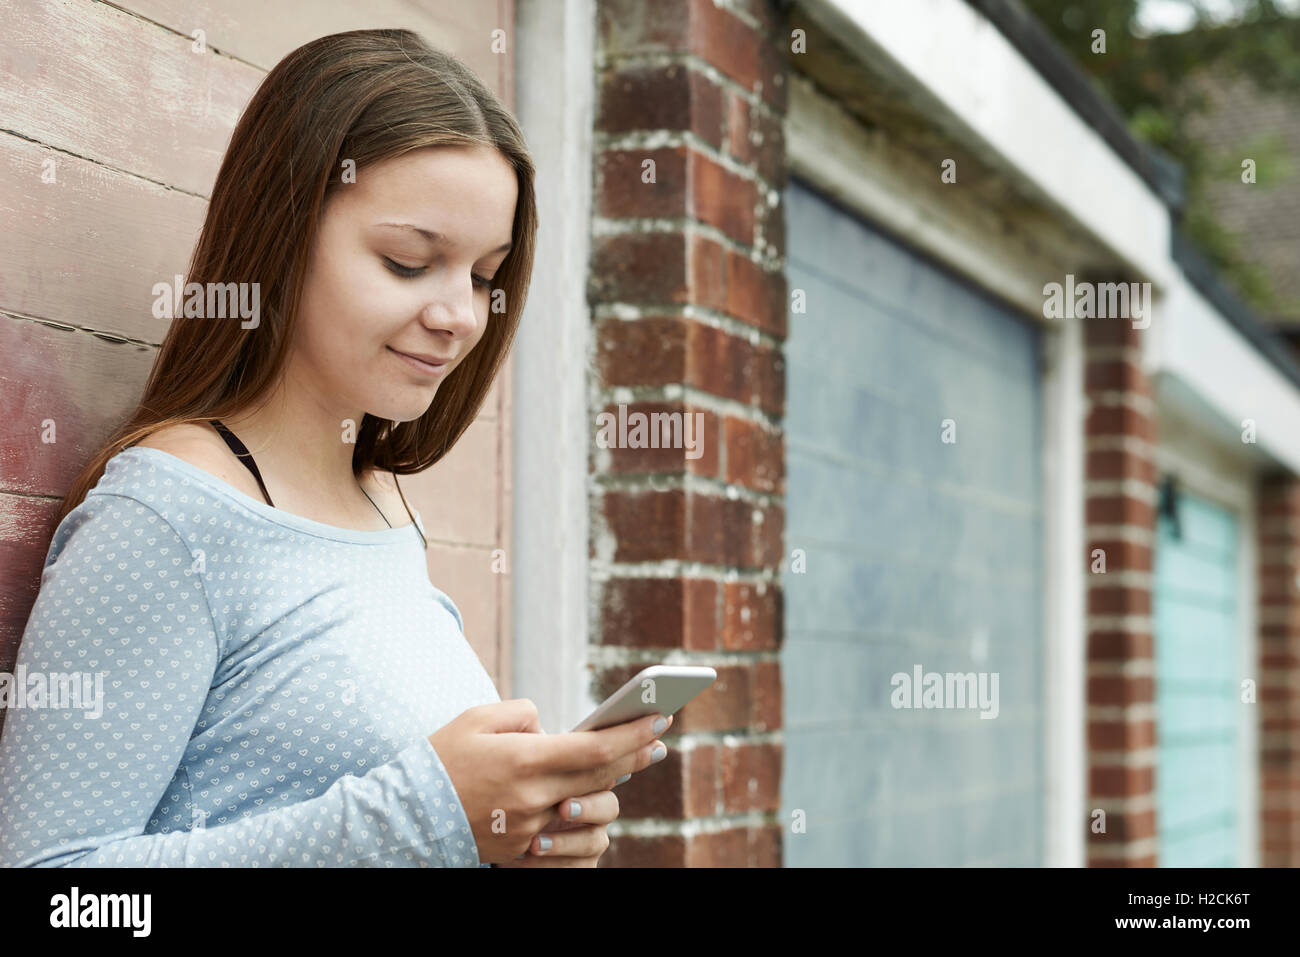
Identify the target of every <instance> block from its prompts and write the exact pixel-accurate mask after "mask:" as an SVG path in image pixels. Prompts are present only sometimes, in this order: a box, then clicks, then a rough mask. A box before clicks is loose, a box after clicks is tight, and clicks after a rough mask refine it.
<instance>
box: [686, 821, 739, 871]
mask: <svg viewBox="0 0 1300 957" xmlns="http://www.w3.org/2000/svg"><path fill="white" fill-rule="evenodd" d="M686 866H687V867H750V866H751V864H750V850H749V832H748V829H747V828H743V827H735V828H730V829H728V830H725V831H705V832H704V833H701V834H696V835H695V836H694V837H692V838H691V839H690V842H689V844H688V846H687V849H686Z"/></svg>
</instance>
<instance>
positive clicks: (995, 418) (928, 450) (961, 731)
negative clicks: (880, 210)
mask: <svg viewBox="0 0 1300 957" xmlns="http://www.w3.org/2000/svg"><path fill="white" fill-rule="evenodd" d="M785 198H786V203H787V213H786V215H787V228H788V245H787V249H788V278H789V283H790V288H791V290H792V292H793V293H795V295H796V296H797V295H798V293H799V292H800V291H802V293H803V295H804V296H806V304H807V305H806V311H805V312H802V313H801V312H799V311H797V302H798V300H797V299H796V300H794V301H795V302H796V307H795V310H792V315H791V317H790V323H791V324H790V338H789V340H788V342H787V344H786V357H787V366H786V369H787V386H788V405H787V417H786V422H785V427H786V437H787V448H788V455H789V459H788V499H787V505H786V507H787V514H786V550H787V554H788V555H789V556H790V558H791V560H790V561H787V563H786V565H785V568H784V571H783V580H782V584H783V586H784V589H785V600H786V605H785V614H786V642H785V645H784V646H783V649H782V667H783V677H784V681H785V709H786V716H785V732H784V734H785V766H784V768H785V770H784V780H783V787H782V808H783V813H784V815H785V820H787V821H791V822H799V821H802V822H803V824H802V827H801V828H800V827H795V828H792V829H791V828H787V831H788V833H787V835H786V837H785V847H784V852H785V861H786V863H787V864H788V865H789V866H792V867H803V866H828V865H829V866H834V865H873V866H876V865H880V866H889V865H903V866H907V865H921V866H924V865H949V866H958V865H975V864H990V865H994V864H1001V865H1035V864H1039V863H1041V861H1042V856H1043V839H1042V830H1043V803H1044V781H1043V764H1044V762H1043V754H1042V730H1041V728H1042V717H1043V701H1042V686H1043V682H1042V654H1043V649H1042V644H1041V642H1042V633H1043V628H1042V620H1043V616H1042V608H1041V597H1040V596H1041V592H1042V581H1041V574H1042V573H1041V568H1042V560H1041V549H1042V546H1041V540H1042V505H1041V501H1042V490H1041V487H1040V460H1041V432H1042V429H1041V424H1040V423H1041V395H1040V385H1039V370H1038V366H1039V336H1038V332H1037V330H1036V328H1035V327H1034V326H1032V325H1031V324H1028V323H1026V322H1022V321H1020V320H1019V319H1018V318H1017V317H1016V316H1014V315H1012V314H1011V313H1009V312H1008V311H1007V310H1006V309H1005V308H1004V307H1003V306H1001V305H999V304H997V303H995V302H993V301H991V300H990V299H988V298H985V297H984V296H982V295H980V294H978V293H977V292H976V291H974V290H973V289H971V288H970V287H968V286H967V285H965V284H964V283H963V282H961V281H959V280H957V279H956V278H954V277H953V276H951V275H950V274H948V273H947V272H945V271H944V270H942V269H941V268H938V267H937V266H935V265H933V264H932V263H931V262H929V261H928V260H926V259H923V258H921V257H919V256H918V255H916V254H914V253H912V252H910V251H908V250H907V249H906V248H904V247H903V246H901V245H899V244H898V243H896V242H895V241H893V240H892V239H890V238H889V237H887V236H886V235H883V234H882V233H880V232H877V231H876V230H875V229H873V228H871V227H869V226H868V225H866V224H865V223H863V222H862V221H861V220H859V219H857V218H855V217H854V216H853V215H852V214H850V213H849V212H847V211H846V210H844V209H843V208H841V207H839V206H837V205H835V204H834V203H832V202H830V201H829V200H827V199H826V198H824V197H822V196H820V195H819V194H817V193H815V192H813V191H812V190H811V189H809V188H807V187H806V186H805V185H803V184H802V183H799V182H796V181H792V182H791V185H790V187H789V189H788V190H787V193H786V197H785ZM945 439H948V441H945ZM918 667H919V668H920V671H921V674H922V675H925V674H928V673H930V672H935V673H940V674H954V675H965V674H970V675H974V676H976V677H978V675H980V674H983V675H984V676H985V678H986V680H989V679H991V676H992V675H993V674H996V675H997V681H998V684H997V686H996V688H997V692H998V699H999V700H998V710H997V715H996V717H992V716H990V717H988V718H982V717H981V716H980V715H981V713H989V712H988V709H984V710H983V711H981V710H979V709H976V708H972V707H966V708H965V709H956V708H951V709H949V708H925V707H913V708H901V707H895V706H894V705H895V703H896V700H895V696H894V693H895V691H896V690H897V689H898V688H899V687H900V686H899V685H898V684H896V679H895V676H896V675H906V676H907V677H908V678H909V679H910V678H911V677H912V676H914V675H915V674H916V669H917V668H918ZM948 703H949V704H952V703H953V702H952V701H951V700H950V701H949V702H948Z"/></svg>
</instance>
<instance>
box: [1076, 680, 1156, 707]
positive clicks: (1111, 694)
mask: <svg viewBox="0 0 1300 957" xmlns="http://www.w3.org/2000/svg"><path fill="white" fill-rule="evenodd" d="M1155 700H1156V699H1155V679H1153V678H1151V677H1150V676H1149V675H1131V676H1126V675H1095V676H1092V677H1090V678H1088V704H1090V705H1101V706H1123V705H1134V704H1153V703H1154V702H1155Z"/></svg>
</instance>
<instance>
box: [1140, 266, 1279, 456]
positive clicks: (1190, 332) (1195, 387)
mask: <svg viewBox="0 0 1300 957" xmlns="http://www.w3.org/2000/svg"><path fill="white" fill-rule="evenodd" d="M1149 331H1150V332H1153V333H1155V335H1150V336H1144V337H1143V340H1144V348H1143V365H1144V366H1145V367H1146V370H1147V372H1148V373H1149V374H1151V375H1160V374H1163V375H1168V376H1172V377H1174V378H1175V379H1177V380H1178V381H1179V382H1181V383H1183V384H1184V385H1185V386H1187V387H1188V388H1190V389H1191V390H1192V391H1193V392H1194V393H1195V394H1196V395H1197V397H1198V398H1199V400H1200V401H1201V402H1203V403H1204V404H1205V405H1206V406H1208V407H1209V408H1210V409H1211V410H1213V411H1214V412H1215V413H1217V414H1218V415H1219V416H1221V417H1222V419H1223V421H1224V423H1225V424H1227V425H1228V426H1229V427H1230V428H1231V429H1234V430H1236V431H1237V432H1238V434H1240V432H1241V430H1242V428H1243V427H1242V422H1243V421H1244V420H1246V419H1251V420H1253V421H1254V423H1255V430H1256V448H1257V450H1258V451H1260V452H1263V453H1264V454H1265V455H1267V456H1268V457H1269V458H1271V459H1273V460H1274V461H1276V462H1279V463H1281V464H1283V465H1285V466H1286V467H1287V468H1288V469H1290V470H1291V471H1293V472H1300V443H1297V442H1296V436H1300V391H1298V390H1297V389H1296V387H1295V384H1294V383H1293V382H1292V381H1291V380H1290V379H1288V378H1287V377H1286V376H1285V375H1283V374H1282V373H1281V372H1280V371H1279V370H1278V368H1277V367H1276V366H1275V365H1273V363H1272V362H1271V361H1269V359H1268V358H1267V357H1265V356H1264V355H1263V354H1262V353H1260V351H1259V350H1258V349H1256V348H1255V346H1254V344H1253V343H1252V342H1250V340H1248V339H1247V338H1246V337H1245V336H1244V335H1242V334H1241V332H1240V331H1239V330H1238V329H1237V328H1236V327H1235V326H1234V325H1232V323H1230V322H1229V321H1228V320H1227V319H1225V318H1224V317H1223V315H1222V314H1220V312H1219V311H1218V310H1217V309H1216V308H1215V307H1214V306H1213V305H1212V304H1211V303H1210V302H1208V301H1207V300H1206V299H1205V297H1204V296H1202V295H1201V293H1200V292H1199V291H1198V290H1197V289H1196V287H1194V286H1193V285H1192V284H1191V283H1190V282H1188V281H1187V279H1186V278H1185V277H1184V276H1183V274H1182V273H1181V272H1179V273H1178V274H1177V276H1176V279H1175V281H1174V282H1173V283H1171V284H1170V286H1169V288H1168V289H1167V290H1166V294H1165V296H1164V297H1163V299H1162V300H1161V302H1160V304H1159V306H1158V312H1157V314H1156V318H1155V319H1154V321H1153V322H1152V325H1151V329H1150V330H1149Z"/></svg>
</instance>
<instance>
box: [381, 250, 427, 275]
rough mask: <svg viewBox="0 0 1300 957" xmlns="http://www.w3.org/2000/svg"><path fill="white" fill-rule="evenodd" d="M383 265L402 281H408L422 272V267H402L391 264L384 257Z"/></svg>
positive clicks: (391, 262) (390, 261)
mask: <svg viewBox="0 0 1300 957" xmlns="http://www.w3.org/2000/svg"><path fill="white" fill-rule="evenodd" d="M384 265H385V266H387V267H388V268H389V269H391V270H392V271H393V272H395V273H397V275H399V276H401V277H402V278H404V279H410V278H412V277H414V276H418V275H420V273H422V272H424V267H423V266H403V265H402V264H401V263H395V262H393V261H392V260H391V259H389V258H388V257H387V256H385V257H384Z"/></svg>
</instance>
